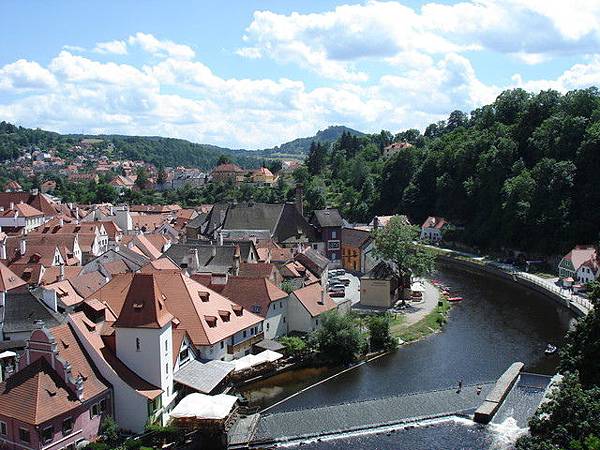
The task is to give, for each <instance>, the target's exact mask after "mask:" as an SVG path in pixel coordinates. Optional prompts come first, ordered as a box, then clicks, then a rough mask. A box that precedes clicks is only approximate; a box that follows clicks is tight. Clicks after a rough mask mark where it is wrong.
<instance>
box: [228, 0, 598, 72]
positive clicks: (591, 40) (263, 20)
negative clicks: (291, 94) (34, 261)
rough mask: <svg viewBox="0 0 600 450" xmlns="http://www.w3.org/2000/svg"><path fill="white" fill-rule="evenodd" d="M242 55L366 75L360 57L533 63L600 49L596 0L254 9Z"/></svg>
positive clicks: (485, 0)
mask: <svg viewBox="0 0 600 450" xmlns="http://www.w3.org/2000/svg"><path fill="white" fill-rule="evenodd" d="M244 41H245V43H246V46H245V47H243V48H241V49H239V50H238V52H237V53H238V54H239V55H241V56H244V57H249V58H260V57H269V58H272V59H274V60H276V61H279V62H281V63H294V64H297V65H299V66H300V67H304V68H308V69H310V70H313V71H315V72H317V73H319V74H320V75H321V76H324V77H327V78H332V79H342V80H355V81H360V80H365V79H366V75H365V74H364V73H362V72H360V70H359V69H357V68H356V66H353V63H354V62H358V63H359V62H361V61H363V60H367V59H371V60H372V59H381V58H385V59H387V60H388V61H394V60H398V59H399V58H400V57H401V55H404V54H415V53H419V54H421V55H445V54H448V53H461V52H464V51H467V50H484V49H485V50H490V51H494V52H499V53H504V54H509V55H513V56H515V57H517V58H519V59H520V60H521V61H523V62H526V63H527V64H539V63H541V62H544V61H546V60H548V59H550V58H552V57H554V56H557V55H558V56H559V55H565V54H583V53H592V52H596V51H597V49H598V47H599V46H600V2H599V1H598V0H574V1H568V2H567V1H564V0H471V1H462V2H459V3H454V4H442V3H435V2H432V3H427V4H425V5H423V6H422V7H421V8H420V9H419V10H417V9H413V8H410V7H408V6H405V5H403V4H402V3H401V2H397V1H388V2H381V1H375V0H370V1H367V2H366V3H364V4H357V5H342V6H338V7H336V8H335V9H334V10H332V11H327V12H322V13H314V14H299V13H292V14H288V15H285V14H276V13H273V12H270V11H257V12H255V13H254V17H253V20H252V23H251V24H250V25H249V26H248V28H247V29H246V33H245V36H244Z"/></svg>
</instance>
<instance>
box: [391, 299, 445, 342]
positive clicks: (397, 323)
mask: <svg viewBox="0 0 600 450" xmlns="http://www.w3.org/2000/svg"><path fill="white" fill-rule="evenodd" d="M440 298H441V301H442V305H441V306H437V307H436V308H435V309H434V310H433V311H431V312H430V313H429V314H427V315H426V316H425V317H424V318H423V319H421V320H420V321H418V322H417V323H414V324H412V325H409V326H406V325H405V324H404V322H406V318H405V316H402V315H398V316H396V318H394V319H393V320H392V323H391V325H390V331H391V333H392V335H394V336H395V337H399V338H400V339H402V340H403V341H405V342H411V341H416V340H418V339H421V338H423V337H425V336H428V335H430V334H431V333H435V332H436V331H439V330H440V329H441V328H442V326H443V325H444V324H445V323H446V316H447V314H448V310H449V309H450V302H448V300H446V299H445V298H443V296H442V297H440Z"/></svg>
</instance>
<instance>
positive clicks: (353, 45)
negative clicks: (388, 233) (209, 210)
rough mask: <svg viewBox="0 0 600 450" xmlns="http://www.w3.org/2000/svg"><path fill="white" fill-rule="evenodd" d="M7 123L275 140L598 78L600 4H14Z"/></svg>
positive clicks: (504, 0) (0, 79)
mask: <svg viewBox="0 0 600 450" xmlns="http://www.w3.org/2000/svg"><path fill="white" fill-rule="evenodd" d="M0 42H2V46H1V47H0V48H1V51H0V120H8V121H11V122H14V123H17V124H20V125H23V126H30V127H40V128H46V129H51V130H55V131H59V132H86V133H126V134H142V135H163V136H172V137H181V138H186V139H190V140H192V141H195V142H205V143H212V144H216V145H223V146H230V147H243V148H261V147H268V146H272V145H276V144H279V143H282V142H285V141H287V140H290V139H293V138H295V137H299V136H307V135H312V134H314V132H316V131H317V130H319V129H322V128H325V127H326V126H328V125H333V124H344V125H348V126H351V127H354V128H357V129H360V130H363V131H368V132H374V131H378V130H380V129H383V128H385V129H390V130H391V131H393V132H397V131H399V130H402V129H405V128H409V127H417V128H420V129H423V128H424V127H425V126H426V125H427V124H428V123H430V122H433V121H436V120H440V119H442V118H445V117H446V116H447V115H448V113H449V112H450V111H452V110H454V109H461V110H464V111H467V112H468V111H471V110H472V109H474V108H476V107H478V106H480V105H482V104H485V103H487V102H489V101H493V99H494V98H495V96H496V95H497V94H498V93H499V92H501V91H502V90H503V89H507V88H514V87H523V88H525V89H528V90H531V91H539V90H540V89H549V88H551V89H557V90H559V91H562V92H564V91H567V90H570V89H576V88H583V87H588V86H590V85H595V84H600V83H599V82H600V80H598V78H600V70H599V69H600V56H599V55H598V54H597V52H598V48H600V46H599V44H600V2H598V1H597V0H572V1H569V2H564V1H559V0H545V1H541V0H471V1H468V0H465V1H463V2H454V1H442V0H437V1H435V0H433V1H430V2H419V1H390V2H379V1H366V2H349V1H346V2H344V1H342V2H339V1H337V2H336V1H324V0H319V1H298V0H296V1H281V0H278V1H274V0H271V1H265V0H261V1H252V0H235V1H227V2H223V1H219V2H217V1H170V2H166V1H144V2H139V1H110V0H104V1H101V2H100V1H86V2H81V1H55V2H47V1H4V2H3V4H2V15H1V17H0Z"/></svg>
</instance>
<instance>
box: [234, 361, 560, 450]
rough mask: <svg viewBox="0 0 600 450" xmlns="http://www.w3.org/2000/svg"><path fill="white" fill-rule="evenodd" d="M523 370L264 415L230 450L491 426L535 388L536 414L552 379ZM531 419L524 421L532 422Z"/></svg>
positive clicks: (238, 435)
mask: <svg viewBox="0 0 600 450" xmlns="http://www.w3.org/2000/svg"><path fill="white" fill-rule="evenodd" d="M522 367H523V364H522V363H514V364H513V365H511V366H510V367H509V369H508V370H507V371H506V372H505V373H504V374H503V375H502V376H501V377H500V378H499V379H498V380H497V381H496V382H486V383H478V384H470V385H466V386H463V387H462V388H461V389H460V390H459V389H458V386H453V387H451V388H448V389H440V390H433V391H428V392H419V393H414V394H406V395H398V396H388V397H384V398H377V399H370V400H362V401H355V402H348V403H342V404H337V405H329V406H323V407H317V408H307V409H299V410H294V411H285V412H277V413H273V414H268V413H267V414H262V415H260V417H253V418H252V420H251V423H252V428H251V429H247V430H245V431H244V432H240V430H239V429H238V430H236V436H235V437H234V438H233V439H231V438H230V439H229V448H248V447H250V448H252V447H264V446H276V445H278V444H284V443H288V444H289V443H294V442H300V441H305V440H309V439H319V438H325V437H327V436H333V435H339V434H342V433H353V432H362V431H364V432H367V431H369V430H376V429H378V428H384V427H389V426H395V425H397V426H406V425H407V424H412V423H416V422H421V421H425V420H429V419H437V418H445V417H455V416H461V417H465V418H477V417H479V418H480V419H481V418H482V417H485V419H484V420H480V421H481V422H485V423H487V422H489V421H490V420H491V419H492V418H493V417H494V414H496V413H497V412H498V411H499V410H500V411H503V410H502V409H501V408H502V406H503V402H505V399H507V400H506V401H507V403H511V402H512V400H510V399H513V400H514V398H521V397H520V395H521V391H522V390H531V389H532V388H534V390H535V391H536V394H535V395H534V396H533V397H531V402H530V403H531V408H529V409H528V410H527V411H526V414H527V415H530V414H532V413H533V411H535V408H536V407H537V404H539V401H540V400H541V395H543V391H544V389H545V387H546V386H547V384H548V383H549V380H550V377H546V376H538V375H533V374H522V372H521V370H522ZM532 380H533V381H532ZM533 385H535V386H533ZM513 389H517V390H519V393H517V394H516V395H515V394H513V393H512V390H513ZM538 397H539V398H538ZM509 400H510V401H509ZM491 404H493V407H491V406H490V405H491ZM506 409H508V410H509V411H512V410H513V409H514V405H513V404H512V403H511V404H510V405H508V406H507V408H506ZM484 414H487V415H484ZM527 418H528V417H526V418H524V419H523V420H525V421H526V420H527ZM476 420H477V419H476Z"/></svg>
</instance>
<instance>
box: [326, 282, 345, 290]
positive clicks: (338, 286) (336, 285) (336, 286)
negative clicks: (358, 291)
mask: <svg viewBox="0 0 600 450" xmlns="http://www.w3.org/2000/svg"><path fill="white" fill-rule="evenodd" d="M329 289H332V290H337V289H339V290H342V291H345V290H346V286H344V285H343V284H342V283H334V284H331V283H330V284H329Z"/></svg>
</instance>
